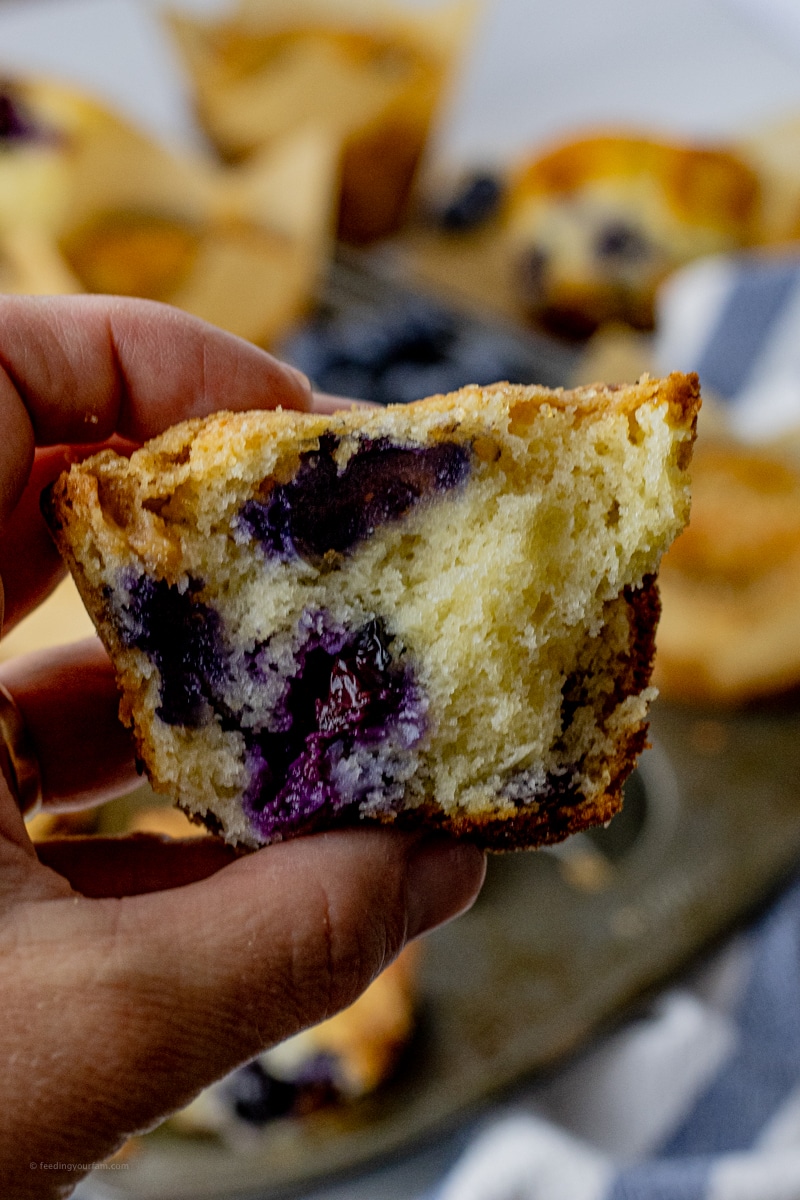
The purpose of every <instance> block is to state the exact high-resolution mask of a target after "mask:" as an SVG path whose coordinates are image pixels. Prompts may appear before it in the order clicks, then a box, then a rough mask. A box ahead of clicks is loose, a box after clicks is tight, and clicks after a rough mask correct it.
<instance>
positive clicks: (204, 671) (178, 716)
mask: <svg viewBox="0 0 800 1200" xmlns="http://www.w3.org/2000/svg"><path fill="white" fill-rule="evenodd" d="M121 585H122V586H121V588H120V590H119V592H118V593H117V596H116V601H115V609H116V623H117V630H118V632H119V636H120V639H121V641H122V643H123V645H125V646H128V647H135V648H136V649H137V650H142V651H143V652H144V653H145V654H147V655H148V657H149V658H150V659H151V660H152V661H153V662H154V663H155V665H156V666H157V667H158V671H159V675H160V676H161V687H160V698H161V704H160V706H159V708H158V709H157V715H158V716H159V717H160V718H161V720H162V721H163V722H164V723H165V724H166V725H185V726H188V727H190V728H196V727H197V726H200V725H203V724H205V722H206V721H207V720H208V719H210V717H211V713H212V711H216V712H219V709H220V703H219V700H218V695H219V692H220V689H221V685H222V683H223V682H224V680H225V678H226V665H227V664H226V655H225V647H224V644H223V639H222V636H221V622H220V617H219V614H218V613H217V612H215V611H214V609H212V608H211V607H209V605H207V604H204V603H202V601H200V600H198V599H197V593H198V592H199V591H201V589H202V585H201V584H200V583H199V582H198V581H197V580H191V581H190V582H189V585H188V587H187V588H186V589H185V590H183V591H182V590H181V589H180V588H178V587H176V586H174V585H171V584H169V583H167V582H166V580H163V579H154V578H153V577H152V576H150V575H138V576H137V575H135V574H133V573H132V572H125V573H124V574H123V578H122V579H121Z"/></svg>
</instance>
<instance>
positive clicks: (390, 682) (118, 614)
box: [112, 571, 427, 837]
mask: <svg viewBox="0 0 800 1200" xmlns="http://www.w3.org/2000/svg"><path fill="white" fill-rule="evenodd" d="M201 591H202V584H201V583H200V582H199V581H197V580H190V581H189V584H188V586H186V587H185V588H183V589H181V588H179V587H177V586H175V585H173V584H169V583H167V582H166V580H163V579H154V578H153V577H152V576H150V575H136V574H135V573H134V572H132V571H124V572H122V573H121V576H120V580H119V585H118V588H117V590H116V592H115V593H114V594H113V596H112V603H113V606H114V611H115V619H116V625H117V630H118V633H119V637H120V640H121V641H122V643H123V645H125V646H127V647H131V648H136V649H138V650H141V651H142V652H143V653H144V654H146V655H147V656H148V657H149V658H150V660H151V661H152V662H153V663H154V664H155V666H156V667H157V668H158V672H159V676H160V685H159V698H160V703H159V707H158V708H157V710H156V715H157V716H158V717H159V718H160V719H161V720H162V721H163V722H164V723H165V724H166V725H181V726H184V727H186V728H198V727H200V726H202V725H205V724H207V723H208V722H210V721H211V720H214V719H217V720H219V722H220V724H221V726H222V728H223V729H225V730H236V731H239V732H240V733H241V734H242V736H243V737H244V740H245V745H246V748H247V750H246V753H247V762H248V765H249V769H250V784H249V786H248V788H247V791H246V793H245V795H244V797H243V804H244V808H245V811H246V813H247V815H248V816H249V817H250V819H251V821H252V823H253V826H254V828H255V829H256V830H257V831H258V832H259V833H260V834H262V835H263V836H264V837H271V836H274V835H275V834H276V833H279V832H281V831H282V830H287V829H295V828H297V827H299V826H302V825H303V824H305V823H307V822H308V821H309V820H310V818H312V817H313V815H314V814H315V813H316V812H317V811H318V810H319V809H321V808H324V807H330V808H332V809H334V810H339V809H342V808H345V807H348V806H350V805H353V804H358V803H359V802H360V801H362V800H363V799H364V798H365V797H366V795H368V794H369V793H371V792H372V793H374V792H375V791H376V790H378V791H380V790H381V787H382V784H383V782H384V781H383V780H382V778H381V777H380V768H373V770H372V771H370V770H369V769H366V771H365V772H364V773H363V774H360V773H359V769H354V770H352V771H350V770H348V765H349V760H350V759H351V756H353V755H354V754H355V755H358V754H359V752H362V751H367V757H369V751H379V750H380V748H381V746H382V745H383V744H384V743H385V742H386V740H387V739H391V740H392V742H393V744H394V745H395V746H396V747H398V752H405V751H407V750H409V749H411V748H413V746H414V745H416V744H417V742H418V741H419V740H420V739H421V737H422V736H423V734H424V732H425V728H426V710H427V705H426V703H425V699H424V696H423V695H422V692H421V690H420V688H419V687H418V685H417V684H416V683H415V681H414V679H413V675H412V672H411V669H410V667H409V666H408V665H406V664H404V663H402V662H397V661H395V660H394V659H393V657H392V653H391V648H390V647H391V640H392V639H391V637H390V635H389V633H388V631H387V629H386V626H385V625H384V623H383V622H382V621H381V620H380V619H378V618H375V617H373V618H371V619H370V620H368V621H366V622H365V623H364V624H363V625H362V626H361V627H360V628H358V629H356V630H346V629H345V628H344V627H342V626H338V625H335V624H333V623H332V622H331V621H330V620H329V619H328V618H327V617H326V615H325V614H324V613H321V612H313V613H308V612H307V613H304V614H303V617H302V618H301V621H300V626H299V631H298V632H299V644H298V647H297V649H296V651H295V661H296V668H297V669H296V671H295V673H294V675H292V676H290V677H289V678H287V680H286V687H285V689H284V692H283V695H282V697H281V699H280V700H279V701H278V703H277V704H276V703H275V700H274V692H272V693H271V694H272V697H273V699H272V701H271V703H270V707H269V711H265V712H264V713H263V714H262V718H263V719H262V720H261V722H260V723H259V722H258V721H257V722H255V723H252V721H248V723H247V725H246V726H243V725H242V722H241V715H243V714H238V715H237V713H236V712H234V711H233V710H232V709H231V707H230V704H229V702H228V701H227V700H226V699H225V694H226V693H229V692H230V691H231V690H235V684H236V674H237V671H238V672H241V671H243V672H245V673H246V674H247V675H248V677H249V679H250V681H251V682H252V681H258V679H259V676H260V675H261V673H262V672H263V667H262V656H263V655H264V653H265V651H266V650H268V643H265V644H262V645H261V646H260V647H256V648H255V649H253V650H251V651H249V652H248V653H245V654H238V655H234V653H233V651H232V650H231V648H230V647H229V645H228V644H227V641H226V638H225V636H224V630H223V628H222V621H221V619H220V616H219V614H218V613H217V612H216V611H215V610H214V609H213V608H212V607H211V606H210V605H209V604H207V603H205V602H203V601H202V600H200V599H199V597H198V593H200V592H201ZM250 715H251V716H252V714H250ZM267 722H268V723H269V728H265V726H266V724H267ZM361 768H362V769H363V763H362V764H361ZM376 772H377V775H376Z"/></svg>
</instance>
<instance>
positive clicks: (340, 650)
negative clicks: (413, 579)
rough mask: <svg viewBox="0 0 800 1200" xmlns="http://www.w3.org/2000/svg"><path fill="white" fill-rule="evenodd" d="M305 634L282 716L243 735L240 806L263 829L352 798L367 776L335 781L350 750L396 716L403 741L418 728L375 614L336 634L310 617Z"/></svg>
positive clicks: (374, 741)
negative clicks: (245, 761)
mask: <svg viewBox="0 0 800 1200" xmlns="http://www.w3.org/2000/svg"><path fill="white" fill-rule="evenodd" d="M315 616H316V617H318V618H321V614H315ZM306 633H307V640H306V642H305V644H304V645H302V646H300V647H299V649H298V650H297V652H296V655H297V663H298V670H297V673H296V674H295V676H294V677H293V678H292V679H291V680H290V681H289V686H288V688H287V692H286V695H285V697H284V701H283V707H284V710H285V712H284V714H283V715H285V716H288V718H289V719H288V721H287V720H281V719H280V718H281V715H282V714H278V718H279V720H278V723H279V726H280V728H281V732H280V733H275V732H272V731H271V730H270V731H266V730H262V731H261V732H259V733H257V734H253V733H251V732H248V733H247V734H246V738H247V741H248V745H249V764H250V772H251V782H250V786H249V788H248V791H247V794H246V796H245V798H244V804H245V810H246V811H247V812H248V813H249V815H250V817H251V819H252V821H253V824H254V826H255V827H256V828H257V829H258V830H259V831H260V832H261V833H262V834H264V835H265V836H269V835H271V834H273V833H275V832H279V831H285V830H288V829H295V830H296V829H298V828H300V827H302V826H303V825H304V824H307V823H308V822H309V820H310V819H311V818H313V817H314V815H315V814H316V813H318V812H319V811H320V810H321V809H323V808H328V809H333V810H334V811H336V810H338V809H341V808H343V807H346V806H348V805H351V804H354V803H357V802H358V801H359V800H360V799H361V798H362V792H363V789H364V787H367V786H371V784H370V782H369V781H367V784H359V783H358V781H354V782H352V783H351V784H350V785H348V787H347V788H343V786H342V785H341V784H340V783H339V782H337V769H338V768H339V767H340V764H341V763H342V762H343V760H346V759H347V758H348V757H349V756H350V755H351V754H352V753H353V752H354V750H357V749H358V748H359V747H379V746H380V745H381V743H382V742H383V741H384V739H385V738H386V737H387V736H389V735H390V734H391V733H392V731H393V730H394V729H396V728H397V727H398V726H399V725H400V724H401V723H402V725H403V728H404V730H405V734H404V736H405V739H406V744H407V745H408V746H409V747H410V746H411V745H413V744H414V743H415V742H416V741H418V740H419V738H420V737H421V736H422V733H423V732H424V727H425V712H424V705H423V704H422V702H421V700H420V697H419V694H418V690H417V688H416V686H415V685H414V683H413V680H412V679H411V675H410V671H409V669H408V668H407V667H406V666H404V665H403V664H402V663H398V662H394V661H393V659H392V654H391V649H390V641H391V639H390V637H389V634H388V632H387V630H386V628H385V626H384V624H383V622H382V621H380V620H378V619H377V618H373V619H372V620H370V621H367V622H366V623H365V624H364V625H363V626H362V627H361V628H360V629H358V630H356V631H355V633H350V634H347V633H345V632H344V631H341V632H340V633H338V634H337V633H336V632H335V631H333V630H331V629H330V628H328V627H327V626H326V624H325V622H324V621H323V620H321V619H320V620H316V621H315V620H314V619H313V618H312V620H311V621H309V622H307V624H306ZM372 783H374V781H372ZM359 789H361V790H359Z"/></svg>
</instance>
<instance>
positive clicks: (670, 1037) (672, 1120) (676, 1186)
mask: <svg viewBox="0 0 800 1200" xmlns="http://www.w3.org/2000/svg"><path fill="white" fill-rule="evenodd" d="M587 986H590V984H589V983H587ZM431 1200H800V882H798V883H796V884H795V885H794V886H792V887H791V888H790V889H789V890H788V891H787V892H785V893H784V895H783V896H782V898H781V899H780V900H779V901H778V902H777V903H776V904H775V905H774V906H773V908H772V909H771V910H770V911H769V912H768V913H767V915H766V916H764V917H762V918H761V919H760V921H758V922H757V923H756V924H755V925H754V926H753V927H752V928H751V929H749V930H748V931H747V932H745V933H743V934H739V935H738V936H736V937H735V938H734V939H733V940H732V941H731V942H730V943H729V944H728V946H727V947H726V948H725V950H724V951H722V952H720V953H718V954H717V955H716V956H715V957H714V958H713V959H712V960H711V961H710V962H708V963H706V964H705V965H704V966H703V967H702V968H700V969H697V970H696V971H695V972H694V973H693V975H692V976H691V977H690V978H687V979H686V980H684V981H683V982H682V983H681V985H680V986H675V987H673V988H671V989H670V990H668V991H666V992H664V993H662V994H661V995H660V996H659V998H658V999H657V1000H655V1001H654V1002H652V1004H651V1005H650V1007H649V1008H648V1009H647V1011H645V1012H643V1013H641V1014H640V1015H639V1016H638V1017H637V1018H635V1019H633V1020H632V1021H631V1022H630V1023H629V1024H627V1025H626V1026H625V1027H624V1028H622V1029H621V1030H620V1031H619V1032H617V1033H615V1034H613V1035H611V1036H609V1037H607V1038H606V1039H605V1040H603V1041H602V1042H601V1043H600V1044H598V1045H596V1046H594V1047H593V1048H591V1049H590V1050H589V1051H588V1052H586V1053H585V1054H584V1055H583V1056H582V1057H581V1058H580V1059H579V1060H578V1061H576V1062H574V1063H571V1064H569V1065H568V1066H567V1067H565V1068H563V1069H562V1070H561V1071H560V1072H559V1073H558V1074H557V1075H556V1076H555V1077H554V1078H552V1079H551V1080H549V1081H547V1082H545V1083H543V1084H541V1085H539V1086H538V1087H536V1088H535V1089H533V1090H532V1091H531V1092H530V1093H529V1095H528V1096H527V1097H526V1098H525V1100H524V1101H518V1102H517V1103H515V1104H514V1106H509V1108H508V1109H507V1111H506V1112H505V1113H504V1114H503V1115H502V1116H500V1117H498V1116H497V1115H495V1116H494V1118H493V1119H492V1121H491V1123H490V1124H487V1125H486V1126H485V1127H484V1128H483V1129H482V1130H481V1131H480V1132H479V1133H478V1135H477V1137H476V1139H475V1141H474V1142H473V1143H472V1145H471V1146H470V1148H469V1150H468V1151H467V1152H466V1154H465V1155H464V1156H463V1158H462V1159H461V1161H460V1162H459V1163H457V1165H456V1167H455V1168H454V1170H453V1171H452V1172H451V1173H450V1175H449V1177H448V1178H447V1179H446V1181H445V1183H444V1184H443V1186H442V1187H441V1188H439V1189H437V1191H436V1192H435V1193H434V1194H433V1196H432V1197H431Z"/></svg>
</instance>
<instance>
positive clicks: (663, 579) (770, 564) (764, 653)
mask: <svg viewBox="0 0 800 1200" xmlns="http://www.w3.org/2000/svg"><path fill="white" fill-rule="evenodd" d="M692 476H693V487H692V491H693V500H692V519H691V522H690V524H689V526H688V528H687V529H686V530H685V532H684V533H683V535H682V536H681V537H680V538H679V539H678V541H677V542H676V543H675V545H674V546H673V547H672V549H671V550H670V552H669V554H668V555H667V556H666V557H665V559H664V562H663V564H662V571H661V576H660V585H661V592H662V599H663V615H662V621H661V626H660V628H659V635H658V655H657V657H656V669H655V673H656V681H657V683H658V686H659V688H660V690H661V691H662V692H663V693H664V694H665V695H666V696H667V697H668V698H670V699H675V700H684V701H692V702H701V703H712V704H720V703H723V704H741V703H745V702H747V701H752V700H756V699H758V698H760V697H766V696H770V695H774V694H775V693H778V692H782V691H786V690H788V689H790V688H795V687H797V686H798V684H800V607H798V602H797V597H798V594H800V471H798V468H797V465H796V463H794V462H792V461H789V460H787V459H786V458H785V457H783V458H781V457H777V456H776V455H775V454H774V453H772V452H769V451H764V450H756V449H751V448H747V447H745V446H741V445H734V444H731V443H714V442H711V443H709V444H706V443H703V441H702V440H701V442H700V443H699V444H698V448H697V453H696V456H695V463H694V466H693V470H692Z"/></svg>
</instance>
